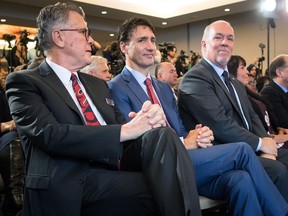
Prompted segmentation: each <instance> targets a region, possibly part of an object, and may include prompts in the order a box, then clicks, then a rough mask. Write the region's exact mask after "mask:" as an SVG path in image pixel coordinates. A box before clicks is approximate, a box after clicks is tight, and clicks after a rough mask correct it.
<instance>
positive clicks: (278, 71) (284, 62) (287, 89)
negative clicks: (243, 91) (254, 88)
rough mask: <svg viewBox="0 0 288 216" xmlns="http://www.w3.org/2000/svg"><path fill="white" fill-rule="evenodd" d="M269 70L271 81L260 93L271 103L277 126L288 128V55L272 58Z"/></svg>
mask: <svg viewBox="0 0 288 216" xmlns="http://www.w3.org/2000/svg"><path fill="white" fill-rule="evenodd" d="M269 72H270V76H271V78H272V81H271V82H270V83H269V84H268V85H267V86H265V87H264V88H263V89H262V91H261V94H262V96H263V97H264V98H265V99H266V100H267V101H268V102H269V103H270V104H271V108H272V112H273V113H274V115H275V116H276V118H277V121H278V124H279V126H280V127H282V128H288V55H284V54H283V55H279V56H277V57H276V58H274V59H273V61H272V62H271V64H270V67H269ZM287 133H288V131H287Z"/></svg>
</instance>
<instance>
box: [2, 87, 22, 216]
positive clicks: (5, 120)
mask: <svg viewBox="0 0 288 216" xmlns="http://www.w3.org/2000/svg"><path fill="white" fill-rule="evenodd" d="M0 84H1V86H0V88H1V91H0V174H1V176H2V178H3V182H4V185H5V191H4V201H3V206H2V210H3V214H4V215H5V216H6V215H7V216H10V215H11V216H12V215H16V213H18V212H19V211H20V210H21V208H22V204H23V190H24V156H23V152H22V147H21V143H20V140H19V136H18V134H17V132H16V127H15V123H14V121H13V120H12V118H11V115H10V110H9V106H8V103H7V100H6V97H5V88H4V83H2V82H1V83H0ZM0 207H1V206H0Z"/></svg>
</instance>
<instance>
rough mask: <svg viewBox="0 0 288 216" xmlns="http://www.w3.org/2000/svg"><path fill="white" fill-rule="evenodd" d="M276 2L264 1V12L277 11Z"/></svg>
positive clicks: (273, 0)
mask: <svg viewBox="0 0 288 216" xmlns="http://www.w3.org/2000/svg"><path fill="white" fill-rule="evenodd" d="M276 5H277V4H276V0H264V1H263V3H262V11H268V12H272V11H274V10H275V9H276Z"/></svg>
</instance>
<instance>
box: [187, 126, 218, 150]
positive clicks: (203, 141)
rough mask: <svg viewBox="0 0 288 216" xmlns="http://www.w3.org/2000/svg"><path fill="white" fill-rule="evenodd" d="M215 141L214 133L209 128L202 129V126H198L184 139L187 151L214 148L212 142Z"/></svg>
mask: <svg viewBox="0 0 288 216" xmlns="http://www.w3.org/2000/svg"><path fill="white" fill-rule="evenodd" d="M213 140H214V136H213V132H212V130H210V128H209V127H206V126H204V127H202V125H201V124H198V125H196V127H195V130H191V131H189V134H188V135H187V137H186V138H185V139H184V145H185V147H186V149H195V148H199V147H200V148H208V147H211V146H213V144H212V143H211V141H213Z"/></svg>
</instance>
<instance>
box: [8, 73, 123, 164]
mask: <svg viewBox="0 0 288 216" xmlns="http://www.w3.org/2000/svg"><path fill="white" fill-rule="evenodd" d="M52 77H53V79H52ZM55 77H56V78H55ZM57 78H58V77H57V76H56V75H55V73H54V72H53V71H50V72H49V73H47V75H46V76H41V75H39V71H38V70H32V71H27V72H19V73H12V74H10V75H9V76H8V78H7V86H6V88H7V91H6V94H7V98H8V101H9V105H10V109H11V114H12V117H13V119H14V120H15V123H16V125H17V129H18V131H19V133H20V134H21V135H22V140H23V141H24V144H27V145H29V144H31V145H34V146H36V147H37V148H39V149H41V150H42V151H43V152H45V153H46V154H47V155H50V156H54V157H62V158H73V159H74V160H77V159H78V160H84V161H85V160H86V161H90V160H93V161H98V162H101V163H105V164H112V165H113V164H115V165H116V164H117V163H118V160H119V158H120V155H121V154H122V145H121V144H120V129H121V125H117V124H114V125H107V126H99V127H90V126H86V125H83V123H82V121H81V117H80V115H79V113H78V111H77V109H75V108H73V106H74V107H75V104H74V102H73V100H72V99H71V97H70V95H69V94H68V92H67V90H66V88H65V87H64V86H63V85H62V83H61V81H60V80H58V79H57ZM47 80H49V81H47ZM52 80H53V82H51V81H52ZM99 91H101V92H106V93H107V94H108V93H109V90H108V89H107V88H105V87H103V89H101V86H100V88H99ZM62 93H63V94H64V95H63V94H62ZM102 100H103V101H104V99H102ZM103 101H99V103H100V104H102V105H101V106H103V109H105V106H106V107H107V108H108V105H107V104H106V103H104V102H103ZM108 109H110V108H108ZM111 110H114V109H113V108H111ZM110 114H111V115H112V116H114V112H112V111H111V112H110Z"/></svg>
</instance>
